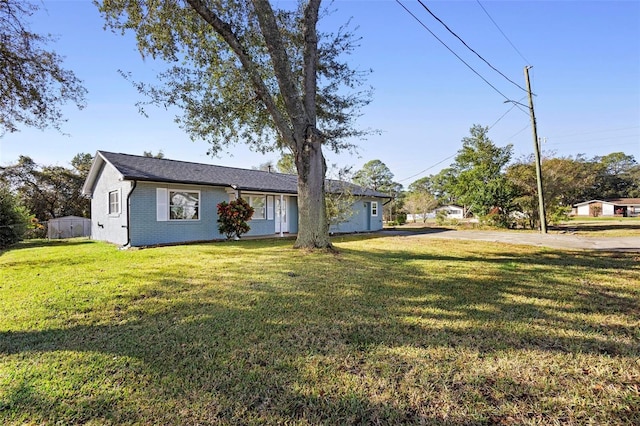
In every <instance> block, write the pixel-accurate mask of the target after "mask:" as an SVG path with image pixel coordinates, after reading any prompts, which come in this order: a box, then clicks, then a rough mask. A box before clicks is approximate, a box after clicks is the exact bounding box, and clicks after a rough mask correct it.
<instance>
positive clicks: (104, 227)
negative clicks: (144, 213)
mask: <svg viewBox="0 0 640 426" xmlns="http://www.w3.org/2000/svg"><path fill="white" fill-rule="evenodd" d="M120 178H121V176H120V174H119V173H118V172H117V171H116V170H115V169H114V168H113V167H111V166H110V165H108V164H105V165H104V166H103V167H102V169H101V170H100V172H99V174H98V178H97V179H96V180H95V187H94V188H93V192H92V196H91V238H92V239H94V240H98V241H108V242H110V243H114V244H119V245H124V244H126V243H127V195H128V194H129V191H130V189H131V182H128V181H122V180H120ZM116 190H117V191H119V192H120V213H118V214H111V215H110V214H109V192H111V191H116Z"/></svg>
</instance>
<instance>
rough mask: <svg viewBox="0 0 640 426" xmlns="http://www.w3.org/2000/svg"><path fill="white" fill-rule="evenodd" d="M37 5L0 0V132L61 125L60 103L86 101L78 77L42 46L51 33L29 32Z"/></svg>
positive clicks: (83, 103) (55, 55)
mask: <svg viewBox="0 0 640 426" xmlns="http://www.w3.org/2000/svg"><path fill="white" fill-rule="evenodd" d="M38 8H39V6H37V5H36V4H34V3H30V2H28V1H25V0H3V1H0V40H2V42H1V43H0V64H2V66H0V136H2V135H3V134H4V133H6V132H10V133H11V132H16V131H18V130H19V126H21V125H25V126H29V127H35V128H37V129H45V128H47V127H53V128H54V129H56V130H61V127H60V126H61V124H62V123H63V122H64V121H66V120H65V119H64V117H63V115H62V110H61V106H62V105H63V104H65V103H67V102H72V103H74V104H76V106H77V107H78V108H80V109H82V108H83V107H84V106H85V95H86V93H87V91H86V89H85V88H84V87H83V86H82V81H81V80H80V79H78V78H77V77H76V75H75V74H74V73H73V72H72V71H69V70H66V69H64V68H63V67H62V57H61V56H59V55H58V54H57V53H55V51H53V50H48V49H47V46H46V45H47V44H50V43H53V42H54V41H55V40H54V38H53V37H51V36H50V35H46V36H43V35H40V34H36V33H32V32H31V31H29V27H28V22H27V21H28V19H29V17H30V16H31V15H32V14H33V13H34V12H35V11H37V10H38Z"/></svg>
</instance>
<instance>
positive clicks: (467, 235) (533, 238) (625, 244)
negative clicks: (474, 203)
mask: <svg viewBox="0 0 640 426" xmlns="http://www.w3.org/2000/svg"><path fill="white" fill-rule="evenodd" d="M381 232H382V234H384V235H397V236H403V237H406V238H445V239H458V240H480V241H493V242H500V243H508V244H525V245H532V246H539V247H550V248H556V249H569V250H597V251H627V252H640V237H637V236H636V237H581V236H578V235H572V234H536V233H530V232H508V231H502V232H501V231H457V230H449V229H433V230H427V231H424V232H415V231H404V230H393V229H390V230H383V231H381Z"/></svg>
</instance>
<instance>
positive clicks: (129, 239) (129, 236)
mask: <svg viewBox="0 0 640 426" xmlns="http://www.w3.org/2000/svg"><path fill="white" fill-rule="evenodd" d="M137 185H138V181H137V180H134V181H133V185H132V186H131V191H129V194H127V243H126V244H125V245H123V246H122V247H121V248H123V249H124V248H129V247H131V194H133V190H134V189H136V186H137Z"/></svg>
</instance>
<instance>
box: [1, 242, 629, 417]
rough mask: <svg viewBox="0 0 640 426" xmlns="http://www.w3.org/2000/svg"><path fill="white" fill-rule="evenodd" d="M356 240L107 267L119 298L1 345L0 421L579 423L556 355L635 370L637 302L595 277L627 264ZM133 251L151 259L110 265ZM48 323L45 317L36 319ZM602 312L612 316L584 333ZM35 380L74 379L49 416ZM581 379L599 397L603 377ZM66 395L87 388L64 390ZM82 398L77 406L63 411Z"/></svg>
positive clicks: (570, 368)
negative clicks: (318, 248)
mask: <svg viewBox="0 0 640 426" xmlns="http://www.w3.org/2000/svg"><path fill="white" fill-rule="evenodd" d="M373 238H375V237H373ZM364 240H367V241H368V243H367V244H362V245H361V244H360V242H361V241H363V238H362V237H361V236H358V237H357V238H355V237H354V238H351V237H344V239H343V240H341V242H340V243H339V244H340V247H339V253H338V254H329V253H311V254H304V253H300V252H297V251H294V250H291V252H287V253H286V254H287V255H286V256H280V257H279V256H278V255H277V254H276V253H274V249H275V248H279V249H281V250H284V249H283V248H282V247H283V246H284V245H288V244H289V243H290V242H287V241H281V240H275V242H273V241H244V242H241V243H239V244H237V245H234V246H233V247H232V248H233V250H226V251H224V253H222V252H221V251H220V250H219V246H217V245H215V244H203V245H199V246H193V247H189V248H187V247H184V248H178V249H171V250H187V251H188V253H189V256H188V259H187V258H182V257H180V256H179V255H178V251H167V252H164V251H163V250H169V249H161V250H157V251H155V250H154V251H151V252H147V251H141V252H139V253H134V252H132V253H126V254H123V256H125V259H124V260H123V261H122V262H123V263H122V264H116V265H114V266H113V269H111V270H107V271H106V272H105V274H109V275H110V277H109V278H110V279H111V280H113V281H116V282H123V283H131V284H130V285H131V286H132V287H133V286H134V284H135V288H132V289H126V288H125V289H121V290H120V291H119V292H116V293H114V294H112V295H110V296H109V297H108V298H106V299H104V300H101V301H100V303H95V304H93V305H90V308H89V309H88V310H87V309H85V310H83V309H80V307H75V306H76V305H72V306H71V307H67V309H68V311H67V312H64V315H65V317H64V319H65V321H64V323H63V324H62V325H60V326H58V327H45V328H44V329H40V330H14V331H11V330H4V331H2V332H0V359H3V360H4V362H5V365H10V366H13V367H14V370H13V371H14V372H13V373H12V375H13V376H12V377H13V379H14V380H13V381H12V383H11V385H10V387H9V388H8V390H6V391H5V392H4V395H3V396H2V398H1V399H0V419H2V418H3V416H6V417H5V419H7V418H8V419H13V420H15V423H20V422H25V423H28V422H33V423H39V422H40V423H42V422H51V423H55V422H56V421H58V422H60V421H62V422H64V421H67V422H68V421H69V420H73V421H75V422H78V423H83V422H90V421H101V420H102V421H104V422H111V423H156V424H179V423H183V424H186V423H189V424H198V423H199V424H284V423H299V424H445V425H446V424H448V425H452V426H453V425H463V424H500V423H502V422H508V421H511V420H509V418H512V419H513V421H512V423H520V424H522V423H527V422H528V423H535V422H537V423H554V422H555V423H557V422H560V423H562V422H563V420H564V421H565V422H568V423H570V422H572V421H573V422H574V423H580V422H581V420H582V422H584V423H586V422H587V421H588V420H589V418H584V417H583V418H580V417H579V416H580V415H581V414H575V413H573V412H572V411H570V410H571V408H570V407H567V406H565V405H562V401H560V398H558V401H557V402H556V403H553V401H554V398H556V397H557V395H562V393H563V392H565V391H566V386H567V383H571V384H572V385H573V384H574V381H575V382H581V381H586V380H587V378H586V377H585V373H584V372H583V371H582V370H579V369H578V370H577V372H576V371H574V370H576V369H577V367H575V366H574V364H571V363H572V362H573V361H572V360H573V359H578V360H579V359H581V358H580V357H586V358H588V359H590V360H591V361H592V362H595V361H594V360H600V358H599V357H603V359H607V358H615V360H616V362H617V363H618V365H619V366H623V365H626V364H623V363H622V362H623V360H624V359H627V358H629V359H637V358H638V357H640V346H639V345H638V339H639V338H640V336H638V335H637V331H634V327H632V325H629V324H626V323H625V322H624V321H623V320H625V319H629V318H637V317H638V314H639V312H640V311H639V306H638V300H639V298H638V294H637V292H636V293H629V292H625V291H622V290H620V289H619V288H618V287H616V286H614V285H607V283H606V281H604V277H606V276H607V275H610V274H614V273H615V274H629V276H630V277H634V276H637V272H635V271H637V262H636V261H635V260H634V259H635V258H634V257H633V256H631V255H626V254H620V255H618V256H616V257H610V256H607V255H604V254H598V255H593V254H588V253H582V252H579V253H567V252H562V251H552V250H540V251H534V252H532V251H531V250H530V249H527V250H524V249H522V250H520V249H517V250H516V249H514V250H513V251H506V249H504V247H502V246H493V247H494V248H493V249H491V250H486V249H483V250H480V249H478V250H473V249H472V250H468V251H465V252H462V251H451V252H446V251H445V252H443V251H442V250H441V249H430V248H423V249H421V250H416V249H415V248H413V249H412V248H407V249H399V248H397V247H395V248H393V249H390V248H388V247H387V246H384V245H376V244H377V243H380V244H382V243H383V241H382V240H377V239H374V240H372V241H369V240H370V239H368V238H367V237H366V236H365V237H364ZM369 243H371V244H369ZM455 247H457V248H460V247H462V246H461V245H460V244H457V245H456V246H455ZM225 249H229V247H226V248H225ZM250 249H251V257H250V258H247V257H246V256H247V253H248V250H250ZM143 252H147V253H143ZM169 253H170V254H173V256H172V257H171V262H167V261H166V258H167V256H168V254H169ZM240 253H242V254H243V255H242V256H241V255H239V254H240ZM142 255H144V256H150V255H153V256H157V257H158V258H159V259H160V260H162V259H163V258H165V261H164V262H163V266H160V267H158V266H154V267H152V268H145V267H144V266H132V267H129V268H125V267H122V266H124V265H129V264H132V263H133V262H134V261H136V262H140V261H139V260H138V256H142ZM223 261H224V262H225V263H224V265H222V267H218V266H219V263H220V262H223ZM634 262H636V263H634ZM139 265H143V264H142V263H140V264H139ZM193 265H197V266H198V269H194V266H193ZM252 268H253V269H259V274H250V273H248V271H250V270H252ZM593 270H597V271H598V272H597V274H595V275H593V274H587V271H593ZM632 274H635V275H632ZM573 277H575V279H573ZM584 277H589V278H588V279H587V278H584ZM78 284H80V283H78ZM96 285H99V284H96ZM70 297H71V296H70ZM70 300H73V299H70ZM61 312H62V310H61V309H60V307H59V306H57V305H55V304H53V305H51V309H50V312H49V315H62V313H61ZM590 314H597V316H596V317H594V318H591V317H589V315H590ZM607 316H616V318H617V319H616V320H615V321H613V322H610V323H607V324H601V325H598V320H597V319H598V318H603V317H607ZM505 354H510V356H512V357H513V358H517V357H518V356H525V360H524V361H522V362H521V363H516V364H515V365H514V367H509V366H505V365H504V364H500V363H498V362H497V361H496V362H493V361H492V360H500V362H502V363H507V362H515V361H512V358H510V357H507V356H505ZM522 354H535V355H529V356H535V357H537V358H526V355H522ZM74 357H75V358H74ZM33 360H37V361H35V362H36V363H37V364H39V365H52V366H53V371H48V370H44V369H43V367H41V366H37V365H34V364H33V363H34V361H33ZM598 362H600V361H598ZM602 362H604V361H602ZM563 363H564V364H563ZM556 364H558V365H557V366H556ZM549 365H553V366H554V367H553V368H557V371H555V370H551V369H550V368H551V367H549ZM578 365H579V364H578ZM629 365H631V364H629ZM510 368H512V369H513V371H512V370H510ZM536 368H538V369H543V368H547V369H548V370H544V371H543V370H540V371H538V372H537V373H536V370H535V369H536ZM599 368H602V369H604V367H602V366H599ZM519 370H522V371H524V373H516V372H515V371H519ZM47 374H49V375H50V376H51V377H50V378H48V381H45V383H49V386H52V385H51V384H50V383H57V382H60V381H61V382H62V383H63V384H64V382H65V380H70V379H68V377H69V376H75V377H73V380H71V381H70V384H69V388H70V389H69V388H65V387H64V386H63V385H60V386H62V387H61V389H60V390H59V391H58V394H62V395H68V394H71V395H76V398H75V399H74V398H68V397H67V398H66V399H64V403H53V401H55V399H54V398H52V397H51V394H50V393H49V394H48V393H46V392H45V391H44V390H43V389H44V388H43V386H42V383H43V376H46V375H47ZM60 374H63V375H64V377H66V378H63V377H62V376H60V377H58V375H60ZM518 374H523V375H522V376H519V375H518ZM525 374H529V375H531V376H532V377H530V378H525V376H524V375H525ZM554 374H557V377H556V376H553V375H554ZM592 374H594V378H593V380H594V381H596V380H600V381H601V382H602V383H603V386H609V385H610V384H611V385H613V382H612V381H615V380H617V379H616V378H615V377H613V378H607V379H604V380H603V379H602V378H601V377H598V376H595V373H592ZM544 376H547V377H551V379H549V380H546V379H545V377H544ZM56 380H57V381H56ZM589 380H591V378H589ZM607 380H609V381H607ZM82 383H90V384H91V386H89V388H87V389H84V390H83V392H78V391H77V390H74V386H76V387H77V386H80V387H81V386H82V385H81V384H82ZM98 383H102V384H101V385H98ZM589 383H591V382H589ZM617 389H619V388H617V387H616V388H615V390H617ZM85 392H87V393H88V394H90V395H92V398H90V399H84V400H83V399H82V398H77V395H78V394H80V395H84V394H85ZM53 393H54V394H55V392H53ZM583 393H584V394H585V395H586V396H585V397H589V398H596V397H597V398H600V399H602V398H603V397H606V396H607V395H606V393H605V392H604V391H603V392H601V393H600V394H598V395H595V396H593V395H590V394H589V392H588V391H585V392H583ZM611 395H613V397H612V398H614V399H615V398H619V397H620V394H619V393H616V392H614V391H612V393H611ZM627 395H630V394H627ZM550 401H551V402H550ZM594 401H595V399H594ZM598 401H599V400H598ZM599 403H600V402H599ZM594 404H595V402H594ZM602 404H604V403H602ZM531 407H535V408H534V409H532V408H531ZM598 409H599V410H601V414H598V415H601V416H602V417H597V416H596V417H592V418H591V420H595V422H596V423H598V420H599V419H604V420H606V421H607V422H611V423H625V422H627V420H628V419H629V418H630V417H629V414H628V413H625V412H617V411H615V409H614V408H612V405H606V406H605V408H602V406H599V408H598ZM576 411H579V409H577V410H576ZM514 412H515V414H514ZM582 415H584V414H582ZM510 416H511V417H510ZM514 416H515V417H514ZM527 416H529V417H527ZM572 416H574V417H572ZM575 416H578V417H575ZM61 419H62V420H61Z"/></svg>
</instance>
